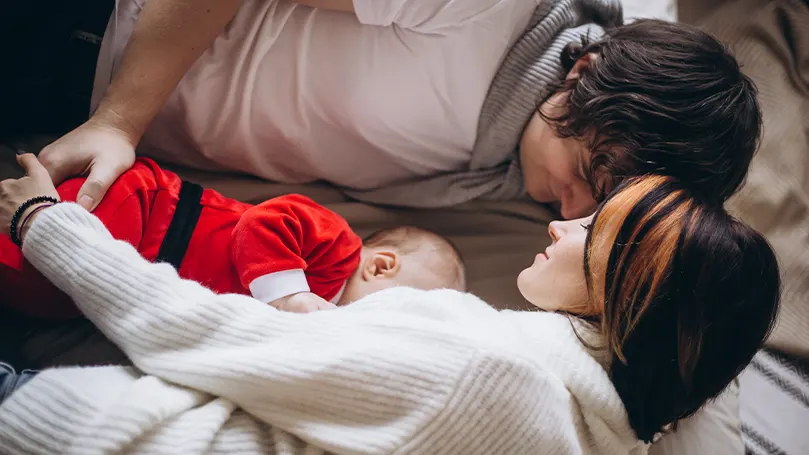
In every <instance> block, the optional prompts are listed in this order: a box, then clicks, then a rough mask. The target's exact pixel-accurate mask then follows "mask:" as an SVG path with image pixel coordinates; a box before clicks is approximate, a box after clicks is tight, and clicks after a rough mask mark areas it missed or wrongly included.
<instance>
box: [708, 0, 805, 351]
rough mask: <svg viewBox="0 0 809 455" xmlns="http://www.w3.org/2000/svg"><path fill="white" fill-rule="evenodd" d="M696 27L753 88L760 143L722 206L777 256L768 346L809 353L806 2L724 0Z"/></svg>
mask: <svg viewBox="0 0 809 455" xmlns="http://www.w3.org/2000/svg"><path fill="white" fill-rule="evenodd" d="M701 26H702V27H703V28H704V29H705V30H706V31H708V32H710V33H712V34H714V35H716V36H717V37H718V38H719V39H720V40H722V41H723V42H725V43H727V44H728V45H729V47H730V48H731V50H732V51H733V52H734V54H735V55H736V57H737V58H738V59H739V62H740V63H741V65H742V70H743V71H744V72H745V73H747V74H748V75H749V76H750V77H751V78H752V79H753V80H754V81H755V83H756V85H757V86H758V89H759V101H760V103H761V108H762V112H763V115H764V127H763V135H762V140H761V146H760V148H759V151H758V154H757V155H756V156H755V157H754V158H753V162H752V164H751V166H750V172H749V174H748V178H747V182H746V184H745V185H744V187H743V188H742V190H741V191H740V192H739V194H738V195H736V196H735V197H734V198H732V199H731V200H730V202H729V204H728V208H729V209H730V211H731V212H732V213H734V214H735V215H737V216H738V217H739V218H741V219H742V220H744V221H745V222H747V223H749V224H750V225H751V226H752V227H753V228H755V229H757V230H759V231H760V232H762V233H763V234H764V235H765V236H766V237H767V239H768V240H769V241H770V243H771V244H772V246H773V248H774V249H775V252H776V255H777V256H778V261H779V265H780V268H781V278H782V281H783V297H782V302H781V312H780V314H779V317H778V324H777V326H776V329H775V331H774V333H773V334H772V336H771V337H770V340H769V341H768V346H770V347H772V348H774V349H777V350H779V351H783V352H786V353H791V354H795V355H799V356H802V357H809V4H807V2H805V1H801V0H776V1H769V0H738V1H733V2H728V3H727V4H726V5H724V6H721V7H718V8H717V9H716V10H715V12H714V13H713V14H712V15H711V16H710V17H708V18H706V19H705V20H704V21H703V22H702V23H701Z"/></svg>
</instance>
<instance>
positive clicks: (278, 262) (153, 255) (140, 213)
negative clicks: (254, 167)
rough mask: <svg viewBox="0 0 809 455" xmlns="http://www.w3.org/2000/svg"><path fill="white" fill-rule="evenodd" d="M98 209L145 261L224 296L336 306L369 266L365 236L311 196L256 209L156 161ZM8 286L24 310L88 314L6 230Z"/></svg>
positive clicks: (75, 186) (1, 266)
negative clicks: (362, 266) (301, 297)
mask: <svg viewBox="0 0 809 455" xmlns="http://www.w3.org/2000/svg"><path fill="white" fill-rule="evenodd" d="M82 183H84V179H72V180H69V181H67V182H65V183H64V184H62V185H60V186H59V187H58V188H57V190H58V192H59V195H60V197H61V198H62V200H64V201H75V200H76V196H77V193H78V191H79V188H81V185H82ZM93 213H94V214H95V215H96V216H97V217H98V218H99V219H100V220H101V221H102V222H103V223H104V225H105V226H106V227H107V229H108V230H109V231H110V233H111V234H112V236H113V237H115V238H116V239H119V240H124V241H126V242H128V243H130V244H131V245H133V246H134V247H135V248H137V250H138V251H139V252H140V253H141V255H143V257H145V258H146V259H148V260H150V261H163V262H169V263H172V264H173V265H174V266H175V268H177V269H178V273H179V275H180V276H181V277H183V278H187V279H190V280H194V281H197V282H199V283H202V284H203V285H205V286H206V287H208V288H210V289H212V290H214V291H216V292H219V293H240V294H248V295H252V296H253V297H255V298H256V299H258V300H260V301H262V302H270V301H272V300H275V299H277V298H280V297H284V296H287V295H290V294H294V293H298V292H306V291H309V292H313V293H315V294H317V295H319V296H320V297H322V298H324V299H326V300H331V301H334V302H336V300H337V299H339V296H340V294H341V293H342V290H343V288H344V287H345V284H346V281H347V280H348V279H349V278H350V277H351V275H352V274H353V273H354V271H355V270H356V269H357V267H359V262H360V251H361V249H362V241H361V240H360V238H359V237H358V236H357V235H356V234H354V232H353V231H352V230H351V229H350V228H349V226H348V223H346V221H345V220H344V219H343V218H342V217H340V216H339V215H337V214H336V213H334V212H331V211H330V210H328V209H326V208H325V207H322V206H320V205H318V204H316V203H315V202H314V201H312V200H311V199H309V198H306V197H304V196H300V195H288V196H282V197H278V198H274V199H270V200H268V201H266V202H263V203H261V204H259V205H256V206H252V205H249V204H244V203H242V202H238V201H235V200H233V199H228V198H226V197H224V196H222V195H221V194H219V193H217V192H215V191H213V190H203V189H202V188H200V187H199V186H197V185H194V184H190V183H188V182H183V181H182V180H181V179H180V178H179V177H178V176H177V175H175V174H173V173H171V172H167V171H164V170H162V169H160V167H159V166H157V164H156V163H154V162H153V161H151V160H148V159H138V161H136V163H135V165H134V166H133V167H132V169H131V170H129V171H127V172H125V173H124V174H123V175H122V176H121V177H119V178H118V180H116V181H115V183H114V184H113V185H112V187H111V188H110V190H109V191H108V192H107V195H106V196H105V197H104V199H103V200H102V201H101V203H100V204H99V205H98V208H96V210H95V211H94V212H93ZM111 266H113V267H114V264H111ZM76 279H81V277H76ZM0 286H2V289H3V292H2V295H3V297H2V298H0V302H2V304H3V306H6V307H9V308H13V309H15V310H18V311H20V312H22V313H25V314H28V315H31V316H37V317H71V316H77V315H79V312H78V310H77V309H76V308H75V306H74V305H73V303H72V302H71V301H70V300H69V299H68V297H67V296H66V295H64V294H63V293H61V291H59V290H58V289H57V288H56V287H55V286H54V285H53V284H51V283H49V282H48V281H47V280H46V279H45V278H44V277H43V276H42V275H40V274H39V272H38V271H36V269H34V268H33V267H32V266H31V265H30V264H28V263H27V261H25V259H24V258H23V256H22V252H21V251H20V249H19V248H18V247H17V246H16V245H14V243H13V242H12V241H11V239H10V238H9V237H7V236H0Z"/></svg>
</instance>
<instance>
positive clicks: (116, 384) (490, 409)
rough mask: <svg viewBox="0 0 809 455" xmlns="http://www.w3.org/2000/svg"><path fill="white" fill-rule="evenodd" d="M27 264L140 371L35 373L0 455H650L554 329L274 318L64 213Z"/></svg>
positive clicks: (373, 307)
mask: <svg viewBox="0 0 809 455" xmlns="http://www.w3.org/2000/svg"><path fill="white" fill-rule="evenodd" d="M23 251H24V253H25V256H26V258H27V259H28V260H29V261H31V263H32V264H34V265H35V266H36V267H37V268H38V269H40V270H42V272H43V273H44V274H45V276H47V277H48V278H49V279H50V280H51V281H53V282H54V283H56V284H57V285H58V286H59V287H60V289H62V290H64V291H65V292H66V293H68V294H69V295H70V296H71V297H72V298H73V299H74V300H75V301H76V302H77V304H78V305H79V306H80V307H81V309H82V311H83V312H84V313H85V315H86V316H87V317H88V318H89V319H90V320H91V321H92V322H93V323H94V324H95V325H96V326H98V327H99V329H100V330H101V331H102V332H104V333H105V335H107V336H108V337H109V338H110V339H111V340H113V341H114V342H115V343H116V344H118V345H119V346H120V347H121V349H122V350H123V351H124V352H125V353H126V354H127V355H128V356H129V358H131V359H132V361H133V362H134V364H135V366H136V367H137V368H138V370H139V371H136V370H131V369H125V368H120V367H103V368H67V369H54V370H49V371H45V372H42V373H40V374H39V375H37V376H36V377H35V378H33V379H32V380H31V381H30V382H29V383H28V384H27V385H26V386H25V387H24V388H22V389H20V390H18V391H17V392H15V393H14V394H13V395H12V396H11V397H10V398H9V400H8V401H7V402H6V403H4V404H3V405H2V406H1V407H0V451H2V452H3V453H20V452H25V453H60V452H81V453H98V452H102V451H107V452H115V451H120V450H122V449H123V448H126V450H127V451H128V452H130V453H160V452H167V451H174V450H176V449H177V447H183V452H184V453H201V452H207V453H233V452H234V451H243V452H249V453H312V450H316V449H317V448H319V449H321V450H324V451H327V452H333V453H392V452H394V451H395V452H396V453H418V454H429V453H465V454H490V453H498V454H512V453H513V454H525V453H546V454H569V453H582V454H596V453H610V454H622V453H625V454H642V453H645V452H646V447H645V445H643V444H642V443H640V442H639V441H637V439H636V438H635V436H634V432H633V431H632V429H631V428H630V427H629V424H628V421H627V417H626V414H625V411H624V409H623V406H622V404H621V400H620V398H619V397H618V395H617V393H616V392H615V390H614V388H613V387H612V384H611V383H610V381H609V378H608V376H607V372H606V371H605V369H604V365H603V364H601V363H600V362H599V357H600V356H593V355H592V353H591V352H589V351H588V350H587V349H586V348H585V347H584V345H583V344H582V343H581V342H580V341H579V338H578V337H577V335H576V333H574V330H573V328H572V326H571V324H570V321H569V319H568V318H567V317H565V316H563V315H557V314H551V313H540V312H517V313H515V312H498V311H496V310H495V309H493V308H491V307H490V306H489V305H487V304H486V303H485V302H483V301H481V300H480V299H478V298H476V297H474V296H472V295H471V294H464V293H459V292H456V291H450V290H437V291H419V290H415V289H409V288H393V289H388V290H385V291H382V292H378V293H375V294H372V295H371V296H369V297H368V298H366V299H363V300H361V301H359V302H357V303H355V304H354V305H352V306H349V307H345V308H341V309H337V310H332V311H321V312H316V313H311V314H305V315H301V314H292V313H283V312H279V311H277V310H275V309H274V308H272V307H270V306H268V305H264V304H261V303H260V302H258V301H256V300H253V299H251V298H249V297H246V296H240V295H235V294H227V295H217V294H214V293H212V292H211V291H208V290H207V289H205V288H203V287H201V286H200V285H198V284H197V283H194V282H191V281H185V280H182V279H180V278H179V277H178V276H177V274H176V272H175V271H174V269H173V268H171V267H170V266H168V265H166V264H154V263H150V262H148V261H146V260H144V259H143V258H141V257H140V255H139V254H138V253H137V251H136V250H135V249H134V248H133V247H132V246H131V245H129V244H127V243H125V242H121V241H116V240H114V239H113V238H112V237H111V236H110V235H109V233H108V232H107V231H106V230H105V229H104V227H103V225H102V224H101V223H100V222H99V221H98V219H96V218H95V217H93V216H92V215H90V214H88V213H87V212H86V211H84V210H83V209H81V208H80V207H79V206H77V205H75V204H69V203H65V204H59V205H56V206H54V207H51V208H49V209H46V210H44V211H43V212H42V214H41V215H39V216H38V217H37V218H36V219H35V220H34V221H33V223H32V226H31V228H30V230H29V232H28V234H27V236H26V238H25V241H24V244H23ZM80 277H81V279H80ZM579 329H580V330H579V333H580V334H583V336H585V337H587V338H588V342H590V343H596V342H597V341H598V340H597V338H595V336H596V334H595V333H590V332H587V331H586V330H583V327H580V328H579ZM140 372H142V373H140ZM414 372H418V374H414ZM504 429H508V431H504Z"/></svg>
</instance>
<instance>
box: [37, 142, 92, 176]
mask: <svg viewBox="0 0 809 455" xmlns="http://www.w3.org/2000/svg"><path fill="white" fill-rule="evenodd" d="M52 147H56V148H52ZM59 152H60V149H59V146H58V145H57V144H54V145H50V146H48V147H45V148H44V149H42V152H40V154H39V162H40V163H41V164H42V166H43V167H44V168H45V170H46V171H48V175H50V177H51V180H52V181H53V183H54V185H58V184H60V183H62V182H64V181H65V180H67V179H68V178H69V177H72V176H74V175H78V174H81V173H82V171H83V168H84V167H85V166H86V163H84V162H83V161H84V160H81V161H76V159H75V158H73V159H70V158H71V157H70V156H65V154H64V153H59Z"/></svg>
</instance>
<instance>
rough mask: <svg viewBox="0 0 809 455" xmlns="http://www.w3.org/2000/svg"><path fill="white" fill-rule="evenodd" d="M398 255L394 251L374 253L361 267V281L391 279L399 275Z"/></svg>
mask: <svg viewBox="0 0 809 455" xmlns="http://www.w3.org/2000/svg"><path fill="white" fill-rule="evenodd" d="M399 268H400V263H399V255H398V254H397V253H396V252H395V251H391V250H382V251H374V252H373V253H371V255H370V256H368V258H367V259H366V260H365V262H364V263H363V265H362V279H363V280H365V281H370V280H373V279H377V278H393V277H394V276H396V274H398V273H399Z"/></svg>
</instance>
